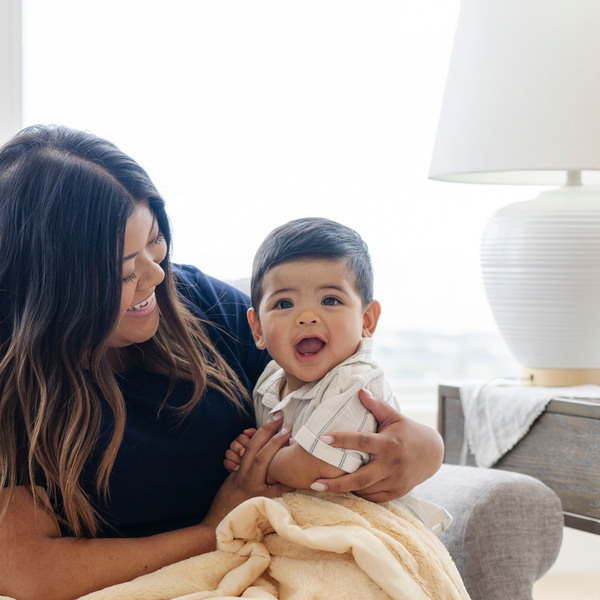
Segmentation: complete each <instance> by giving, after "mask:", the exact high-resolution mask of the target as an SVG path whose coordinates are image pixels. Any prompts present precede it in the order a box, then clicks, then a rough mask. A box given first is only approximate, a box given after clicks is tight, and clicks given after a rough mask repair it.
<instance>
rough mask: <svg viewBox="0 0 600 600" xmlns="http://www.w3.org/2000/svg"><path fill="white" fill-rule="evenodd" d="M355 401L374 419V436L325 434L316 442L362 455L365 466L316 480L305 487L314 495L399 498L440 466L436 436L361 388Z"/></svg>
mask: <svg viewBox="0 0 600 600" xmlns="http://www.w3.org/2000/svg"><path fill="white" fill-rule="evenodd" d="M359 397H360V401H361V402H362V404H363V406H364V407H365V408H367V409H368V410H370V411H371V412H372V413H373V416H374V417H375V419H376V420H377V423H378V424H379V427H378V428H377V433H357V432H340V433H327V435H326V436H323V437H322V438H321V441H324V442H325V443H327V444H329V445H331V446H334V447H336V448H351V449H353V450H360V451H361V452H367V453H368V454H369V456H370V461H369V463H368V464H367V465H365V466H364V467H361V468H360V469H358V471H356V472H354V473H349V474H348V475H342V476H341V477H338V478H336V479H318V480H317V481H316V482H315V483H314V484H313V485H312V486H311V487H312V489H314V490H319V491H321V490H323V491H324V490H327V491H329V492H354V493H355V494H357V495H358V496H362V497H363V498H365V499H366V500H371V501H373V502H385V501H387V500H393V499H394V498H400V497H401V496H404V495H405V494H407V493H408V492H410V490H412V489H413V488H414V487H415V486H416V485H418V484H420V483H423V482H424V481H425V480H427V479H429V478H430V477H431V476H432V475H434V474H435V473H436V472H437V470H438V469H439V468H440V466H441V464H442V461H443V459H444V443H443V441H442V438H441V437H440V435H439V434H438V433H437V431H435V430H434V429H432V428H431V427H427V426H426V425H422V424H421V423H417V422H416V421H413V420H412V419H409V418H408V417H405V416H404V415H402V414H400V413H399V412H397V411H396V410H394V409H393V408H392V407H391V406H390V405H389V404H387V403H385V402H381V401H379V400H375V398H373V396H372V395H371V393H370V392H369V391H367V390H361V392H360V393H359Z"/></svg>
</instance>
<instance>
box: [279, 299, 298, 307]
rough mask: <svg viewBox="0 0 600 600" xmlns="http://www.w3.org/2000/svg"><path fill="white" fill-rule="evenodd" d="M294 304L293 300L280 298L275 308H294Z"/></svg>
mask: <svg viewBox="0 0 600 600" xmlns="http://www.w3.org/2000/svg"><path fill="white" fill-rule="evenodd" d="M293 306H294V305H293V304H292V302H290V301H289V300H280V301H279V302H278V303H277V304H276V305H275V308H293Z"/></svg>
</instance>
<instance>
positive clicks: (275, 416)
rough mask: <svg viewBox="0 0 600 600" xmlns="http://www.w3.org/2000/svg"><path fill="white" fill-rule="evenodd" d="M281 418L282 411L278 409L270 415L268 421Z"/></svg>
mask: <svg viewBox="0 0 600 600" xmlns="http://www.w3.org/2000/svg"><path fill="white" fill-rule="evenodd" d="M281 419H283V411H281V410H278V411H277V412H276V413H275V414H273V415H271V418H270V419H269V421H271V422H272V423H274V422H275V421H281Z"/></svg>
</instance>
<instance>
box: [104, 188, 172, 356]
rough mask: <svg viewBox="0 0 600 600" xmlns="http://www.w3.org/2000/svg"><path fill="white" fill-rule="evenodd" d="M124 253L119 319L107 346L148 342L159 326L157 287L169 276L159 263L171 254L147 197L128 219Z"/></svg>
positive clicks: (139, 203) (138, 204) (115, 346)
mask: <svg viewBox="0 0 600 600" xmlns="http://www.w3.org/2000/svg"><path fill="white" fill-rule="evenodd" d="M123 255H124V258H123V291H122V293H121V307H120V309H119V320H118V322H117V326H116V327H115V329H114V331H113V332H112V334H111V335H110V337H109V338H108V342H107V348H124V347H126V346H130V345H131V344H139V343H141V342H145V341H146V340H149V339H150V338H151V337H152V336H153V335H154V334H155V333H156V329H157V328H158V320H159V310H158V304H157V302H156V296H155V295H154V290H155V288H156V286H157V285H159V284H160V283H161V282H162V280H163V279H164V277H165V274H164V271H163V270H162V268H161V266H160V264H159V263H161V262H162V261H163V260H164V258H165V256H166V255H167V242H166V240H165V238H164V236H163V234H162V232H161V231H160V229H159V228H158V223H157V221H156V217H155V216H154V212H153V211H152V209H151V208H150V206H149V204H148V201H147V200H143V201H141V202H137V203H136V205H135V209H134V211H133V214H132V215H131V217H129V220H128V221H127V229H126V230H125V250H124V253H123ZM109 354H110V353H109Z"/></svg>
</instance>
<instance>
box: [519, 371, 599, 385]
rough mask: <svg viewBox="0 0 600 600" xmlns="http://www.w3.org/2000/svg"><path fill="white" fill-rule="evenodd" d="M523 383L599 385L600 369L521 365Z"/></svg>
mask: <svg viewBox="0 0 600 600" xmlns="http://www.w3.org/2000/svg"><path fill="white" fill-rule="evenodd" d="M522 376H523V379H524V381H523V383H524V384H525V385H527V384H529V385H540V386H545V387H566V386H571V385H585V384H594V385H600V369H536V368H532V367H523V370H522Z"/></svg>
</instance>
